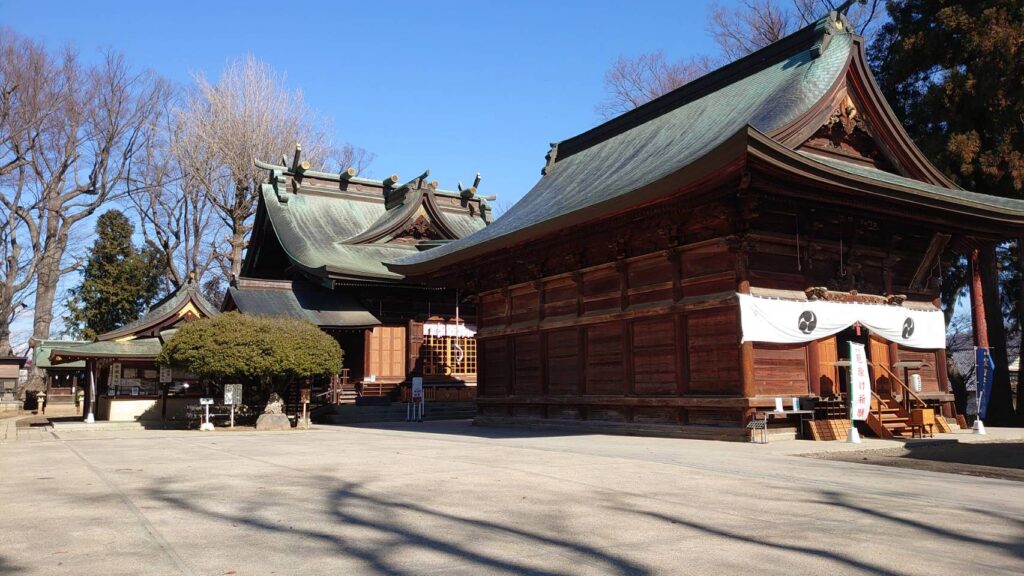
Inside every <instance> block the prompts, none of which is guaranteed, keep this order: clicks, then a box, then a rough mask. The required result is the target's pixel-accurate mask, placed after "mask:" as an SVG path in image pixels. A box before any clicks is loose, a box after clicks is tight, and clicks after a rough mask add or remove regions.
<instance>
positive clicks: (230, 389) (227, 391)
mask: <svg viewBox="0 0 1024 576" xmlns="http://www.w3.org/2000/svg"><path fill="white" fill-rule="evenodd" d="M241 403H242V385H241V384H226V385H224V404H225V405H227V406H237V405H239V404H241Z"/></svg>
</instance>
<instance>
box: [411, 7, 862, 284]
mask: <svg viewBox="0 0 1024 576" xmlns="http://www.w3.org/2000/svg"><path fill="white" fill-rule="evenodd" d="M826 26H827V22H825V21H824V20H823V21H821V22H818V23H816V24H814V25H812V26H809V27H807V28H805V29H803V30H801V31H799V32H797V33H794V34H793V35H792V36H791V37H789V38H787V39H784V40H781V41H780V42H779V43H777V45H773V46H772V47H769V48H766V49H765V50H762V51H761V52H758V53H755V54H752V55H751V56H748V57H747V58H745V59H743V60H741V61H739V62H736V63H734V64H732V65H730V66H727V67H725V68H723V69H721V70H719V71H717V72H713V73H711V74H709V75H708V76H705V77H704V78H701V79H698V80H696V81H694V82H692V83H691V84H689V85H687V86H684V87H682V88H680V89H679V90H677V91H675V92H672V93H669V94H667V95H666V96H663V97H662V98H659V99H657V100H654V101H653V102H651V103H649V104H647V105H645V106H642V107H640V108H638V109H637V110H634V111H632V112H630V113H627V114H625V115H623V116H621V117H619V118H617V119H615V120H612V121H610V122H608V123H606V124H604V125H602V126H599V127H598V128H595V129H593V130H591V131H588V132H586V133H584V134H581V135H579V136H577V137H574V138H572V139H570V140H568V141H566V142H563V143H560V144H558V145H557V146H555V147H554V148H553V149H552V152H551V153H552V154H553V155H554V160H555V161H554V162H553V163H551V162H549V164H548V166H547V168H546V169H545V174H544V176H543V177H542V178H541V179H540V181H539V182H538V183H537V184H536V185H535V186H534V187H533V189H532V190H530V191H529V192H527V193H526V195H525V196H524V197H523V199H522V200H520V201H519V202H518V203H516V204H515V205H514V206H513V207H512V208H510V209H509V210H508V212H506V213H505V214H504V215H502V216H501V217H500V218H498V219H497V220H495V221H494V223H492V224H491V225H490V226H488V227H486V228H484V229H483V230H480V231H479V232H477V233H475V234H472V235H470V236H468V237H466V238H463V239H461V240H458V241H456V242H451V243H449V244H446V245H444V246H440V247H438V248H435V249H433V250H429V251H426V252H422V253H417V254H413V255H410V256H408V257H406V258H404V259H401V260H394V261H392V263H394V264H396V266H394V267H393V268H394V269H395V270H398V271H401V270H403V269H404V267H406V266H415V265H417V264H421V263H425V262H429V261H437V260H439V259H444V260H445V261H456V260H458V257H456V256H454V255H455V254H456V253H458V252H460V251H462V250H465V249H466V248H468V247H470V246H474V245H481V244H488V243H493V244H494V245H495V247H496V248H497V247H499V246H501V244H500V239H501V238H502V237H504V236H507V235H510V234H513V233H516V232H518V231H521V230H525V229H527V228H531V227H533V226H536V225H538V224H540V223H543V222H546V221H549V220H552V219H555V218H559V217H562V216H566V215H568V214H572V213H574V212H577V211H581V210H583V209H585V208H588V207H591V206H595V205H599V204H601V203H603V202H606V201H609V200H612V199H615V198H617V197H621V196H626V195H628V194H629V193H630V192H632V191H634V190H638V189H640V188H643V187H645V186H647V185H649V184H652V183H654V182H657V181H659V180H661V179H663V178H665V177H666V176H668V175H670V174H673V173H675V172H677V171H679V170H681V169H682V168H684V167H686V166H688V165H690V164H691V163H693V162H694V161H696V160H698V159H700V158H702V157H704V156H705V155H707V154H708V153H709V152H711V151H712V150H714V149H716V148H717V147H718V146H720V145H721V144H723V143H724V142H725V141H726V140H728V139H729V138H730V137H732V136H734V135H736V134H737V133H739V132H740V131H742V130H744V129H746V127H748V126H751V127H753V128H755V129H756V130H759V131H761V132H765V133H768V132H771V131H773V130H776V129H779V128H782V127H784V126H786V125H787V124H789V123H791V122H793V121H794V120H796V119H797V118H799V117H800V116H801V115H803V114H805V113H806V112H807V111H808V110H809V109H810V108H811V107H812V106H814V105H815V104H816V103H817V102H818V101H820V100H821V99H822V98H823V97H824V96H825V95H826V94H827V93H828V92H829V90H830V89H831V88H832V87H833V86H834V85H835V84H836V82H837V81H839V80H840V78H841V76H842V74H843V73H844V72H845V70H846V67H847V64H848V63H849V61H850V58H851V54H852V51H853V49H854V47H855V45H854V42H853V37H852V36H851V35H850V34H849V33H848V32H844V31H838V30H832V32H831V33H832V38H831V42H830V43H828V45H827V47H825V48H824V50H823V52H822V53H821V54H820V55H817V56H816V51H817V50H819V49H820V43H819V41H820V38H821V37H822V33H823V30H824V29H825V28H826ZM483 248H484V246H477V249H478V250H482V249H483ZM449 255H452V257H451V258H448V256H449Z"/></svg>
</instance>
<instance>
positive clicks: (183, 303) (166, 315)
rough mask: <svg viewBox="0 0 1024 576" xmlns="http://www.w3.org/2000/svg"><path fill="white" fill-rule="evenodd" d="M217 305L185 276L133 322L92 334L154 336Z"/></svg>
mask: <svg viewBox="0 0 1024 576" xmlns="http://www.w3.org/2000/svg"><path fill="white" fill-rule="evenodd" d="M217 314H218V312H217V308H216V307H215V306H214V305H213V304H211V303H210V301H209V300H207V299H206V297H205V296H203V295H202V293H201V292H199V287H198V286H197V285H196V282H195V280H194V279H192V278H189V279H188V280H186V281H185V283H184V284H182V285H181V287H179V288H178V289H177V290H175V291H174V292H172V293H170V294H168V295H167V296H166V297H164V298H163V299H162V300H160V301H159V302H157V303H156V304H154V305H152V306H150V308H149V311H148V312H146V313H145V314H143V315H142V316H141V317H139V319H138V320H136V321H134V322H129V323H128V324H126V325H124V326H122V327H121V328H118V329H116V330H111V331H110V332H105V333H103V334H100V335H99V336H97V337H96V339H97V340H98V341H101V342H102V341H108V340H119V341H125V340H132V339H135V338H139V337H144V336H145V337H152V336H158V335H159V334H160V332H161V331H163V330H167V329H168V328H172V327H174V326H177V325H178V324H181V323H182V322H189V321H191V320H196V319H198V318H207V317H210V316H216V315H217Z"/></svg>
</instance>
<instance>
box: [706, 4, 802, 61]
mask: <svg viewBox="0 0 1024 576" xmlns="http://www.w3.org/2000/svg"><path fill="white" fill-rule="evenodd" d="M794 4H797V5H798V6H799V5H802V4H803V2H801V1H800V0H796V2H794ZM793 12H794V10H793V9H791V7H787V6H786V5H785V4H784V3H783V2H780V1H779V0H742V1H741V2H740V3H739V5H738V6H737V7H733V8H726V7H725V6H722V5H721V4H718V3H714V4H712V8H711V14H710V16H708V32H710V33H711V36H712V37H713V38H714V39H715V43H716V44H718V47H719V49H720V50H721V51H722V55H723V56H724V57H725V58H726V59H728V60H736V59H738V58H742V57H744V56H746V55H747V54H750V53H751V52H754V51H756V50H759V49H761V48H764V47H765V46H767V45H769V44H771V43H773V42H777V41H778V40H779V39H781V38H783V37H784V36H786V35H787V34H789V33H790V32H791V31H793V30H794V29H795V28H796V26H795V24H796V22H797V18H796V17H795V15H794V14H793Z"/></svg>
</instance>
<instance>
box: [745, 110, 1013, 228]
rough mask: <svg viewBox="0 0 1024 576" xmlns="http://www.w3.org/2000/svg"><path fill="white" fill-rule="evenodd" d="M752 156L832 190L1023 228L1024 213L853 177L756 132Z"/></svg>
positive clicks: (752, 143)
mask: <svg viewBox="0 0 1024 576" xmlns="http://www.w3.org/2000/svg"><path fill="white" fill-rule="evenodd" d="M749 155H750V157H751V158H752V159H757V160H760V161H763V162H768V163H771V164H774V165H778V166H783V167H785V168H786V169H787V170H790V171H792V172H793V173H795V174H799V175H801V176H803V177H805V178H808V179H810V180H818V181H821V182H823V183H827V184H829V185H832V186H835V185H841V186H845V187H847V188H850V189H851V190H856V191H857V192H859V193H861V194H866V195H871V196H877V197H884V198H888V199H892V200H896V201H899V202H904V203H910V204H914V205H918V206H924V207H929V208H933V209H939V210H945V211H948V212H950V213H953V214H960V215H963V214H967V215H970V216H973V217H976V218H980V219H985V220H989V221H992V222H997V223H1001V224H1009V225H1011V226H1014V227H1021V226H1024V210H1012V209H1007V208H1003V207H998V206H984V205H980V204H978V203H976V202H970V201H964V202H954V201H950V200H945V199H941V198H931V197H928V196H925V195H924V194H922V193H921V191H919V190H915V189H913V188H909V187H906V186H901V185H899V184H894V183H891V182H882V181H879V180H875V179H873V178H868V177H865V176H860V175H857V174H852V173H849V172H845V171H842V170H839V169H837V168H833V167H831V166H829V165H827V164H824V163H821V162H816V161H814V160H813V159H811V158H808V157H806V156H804V155H801V154H799V153H798V152H796V151H794V150H790V149H789V148H787V147H785V146H783V145H782V144H779V143H778V142H775V141H774V140H772V139H771V138H770V137H768V136H766V135H764V134H761V133H760V132H758V131H756V130H752V131H751V140H750V148H749ZM955 190H959V189H951V191H955Z"/></svg>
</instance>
